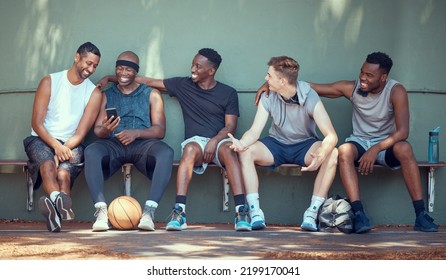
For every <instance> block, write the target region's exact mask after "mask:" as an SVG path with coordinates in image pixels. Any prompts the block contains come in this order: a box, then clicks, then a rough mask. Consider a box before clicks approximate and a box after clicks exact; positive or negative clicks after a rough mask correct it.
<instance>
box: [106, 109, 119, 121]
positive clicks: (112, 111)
mask: <svg viewBox="0 0 446 280" xmlns="http://www.w3.org/2000/svg"><path fill="white" fill-rule="evenodd" d="M105 112H107V119H109V118H111V117H112V116H114V117H115V119H116V118H117V117H118V112H117V111H116V108H107V109H105Z"/></svg>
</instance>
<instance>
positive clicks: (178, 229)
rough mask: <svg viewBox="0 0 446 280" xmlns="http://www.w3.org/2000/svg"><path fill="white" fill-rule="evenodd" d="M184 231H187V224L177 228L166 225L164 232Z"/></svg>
mask: <svg viewBox="0 0 446 280" xmlns="http://www.w3.org/2000/svg"><path fill="white" fill-rule="evenodd" d="M185 229H187V224H186V223H184V224H182V225H181V226H179V227H178V226H173V225H171V226H169V225H167V226H166V230H167V231H182V230H185Z"/></svg>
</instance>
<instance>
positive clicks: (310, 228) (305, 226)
mask: <svg viewBox="0 0 446 280" xmlns="http://www.w3.org/2000/svg"><path fill="white" fill-rule="evenodd" d="M300 228H301V229H303V230H306V231H317V228H315V227H313V226H312V225H311V224H309V223H302V225H301V226H300Z"/></svg>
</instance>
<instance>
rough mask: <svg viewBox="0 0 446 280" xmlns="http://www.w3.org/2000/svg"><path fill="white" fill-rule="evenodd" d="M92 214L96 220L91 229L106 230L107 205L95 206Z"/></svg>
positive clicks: (107, 227)
mask: <svg viewBox="0 0 446 280" xmlns="http://www.w3.org/2000/svg"><path fill="white" fill-rule="evenodd" d="M94 216H95V217H96V222H94V224H93V231H106V230H108V229H109V228H110V227H109V226H108V213H107V206H101V207H99V208H96V212H95V213H94Z"/></svg>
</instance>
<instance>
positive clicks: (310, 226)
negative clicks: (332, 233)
mask: <svg viewBox="0 0 446 280" xmlns="http://www.w3.org/2000/svg"><path fill="white" fill-rule="evenodd" d="M315 217H317V212H315V211H311V210H308V209H307V210H306V211H305V213H304V219H303V221H302V224H301V225H300V228H301V229H303V230H307V231H317V224H316V218H315Z"/></svg>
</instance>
